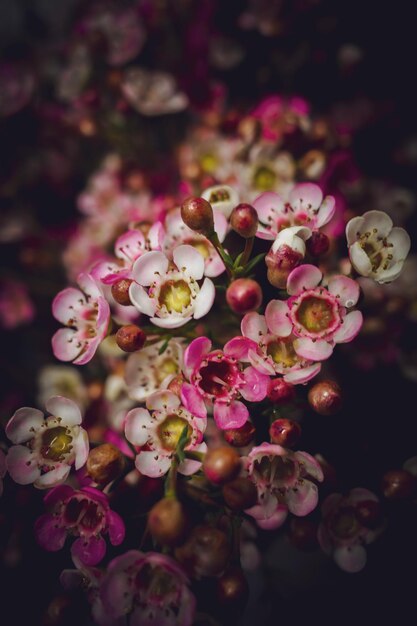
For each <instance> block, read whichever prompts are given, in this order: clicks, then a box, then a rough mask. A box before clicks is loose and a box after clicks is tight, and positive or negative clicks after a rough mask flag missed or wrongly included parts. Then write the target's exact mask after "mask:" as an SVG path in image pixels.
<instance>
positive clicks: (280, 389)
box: [267, 378, 295, 404]
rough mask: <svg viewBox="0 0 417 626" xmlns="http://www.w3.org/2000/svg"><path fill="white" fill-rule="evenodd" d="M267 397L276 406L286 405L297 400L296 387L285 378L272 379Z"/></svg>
mask: <svg viewBox="0 0 417 626" xmlns="http://www.w3.org/2000/svg"><path fill="white" fill-rule="evenodd" d="M267 397H268V399H269V400H271V402H274V403H275V404H286V403H287V402H291V401H292V400H294V398H295V387H294V385H291V384H290V383H287V382H286V381H285V380H284V379H283V378H271V380H270V382H269V385H268V393H267Z"/></svg>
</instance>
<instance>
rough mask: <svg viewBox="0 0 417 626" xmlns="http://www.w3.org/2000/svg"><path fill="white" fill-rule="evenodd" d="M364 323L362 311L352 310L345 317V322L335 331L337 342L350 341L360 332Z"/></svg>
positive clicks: (334, 337) (334, 338)
mask: <svg viewBox="0 0 417 626" xmlns="http://www.w3.org/2000/svg"><path fill="white" fill-rule="evenodd" d="M362 324H363V315H362V313H361V312H360V311H351V312H350V313H348V314H347V315H346V316H345V317H344V318H343V324H342V325H341V327H340V328H339V329H338V330H337V331H336V332H335V333H334V335H333V340H334V341H335V342H336V343H348V342H349V341H352V339H354V338H355V337H356V335H357V334H358V333H359V331H360V329H361V328H362Z"/></svg>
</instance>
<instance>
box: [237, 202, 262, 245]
mask: <svg viewBox="0 0 417 626" xmlns="http://www.w3.org/2000/svg"><path fill="white" fill-rule="evenodd" d="M230 226H231V227H232V228H233V230H234V231H235V232H236V233H237V234H238V235H240V236H241V237H244V238H245V239H249V238H250V237H255V235H256V231H257V230H258V213H257V212H256V209H255V208H254V207H253V206H252V205H251V204H238V205H237V206H236V207H235V208H234V209H233V211H232V214H231V216H230Z"/></svg>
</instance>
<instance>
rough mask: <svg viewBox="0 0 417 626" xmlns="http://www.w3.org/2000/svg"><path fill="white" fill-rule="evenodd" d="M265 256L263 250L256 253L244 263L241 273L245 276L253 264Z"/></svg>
mask: <svg viewBox="0 0 417 626" xmlns="http://www.w3.org/2000/svg"><path fill="white" fill-rule="evenodd" d="M265 256H266V255H265V252H262V253H261V254H258V256H256V257H255V258H253V259H252V261H249V263H248V264H247V265H245V267H243V268H242V274H244V275H245V276H247V275H248V274H250V272H251V271H252V270H253V268H254V267H255V265H257V264H258V263H259V261H262V259H264V258H265Z"/></svg>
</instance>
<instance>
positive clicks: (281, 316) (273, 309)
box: [265, 300, 292, 337]
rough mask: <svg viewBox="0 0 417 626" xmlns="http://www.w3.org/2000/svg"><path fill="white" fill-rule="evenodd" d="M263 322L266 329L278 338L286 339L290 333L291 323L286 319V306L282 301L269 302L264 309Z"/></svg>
mask: <svg viewBox="0 0 417 626" xmlns="http://www.w3.org/2000/svg"><path fill="white" fill-rule="evenodd" d="M265 320H266V323H267V325H268V329H269V330H270V332H271V333H273V334H274V335H277V336H278V337H288V336H289V335H290V334H291V331H292V323H291V321H290V319H289V317H288V304H287V303H286V302H285V301H283V300H271V301H270V302H269V304H268V306H267V307H266V309H265Z"/></svg>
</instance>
